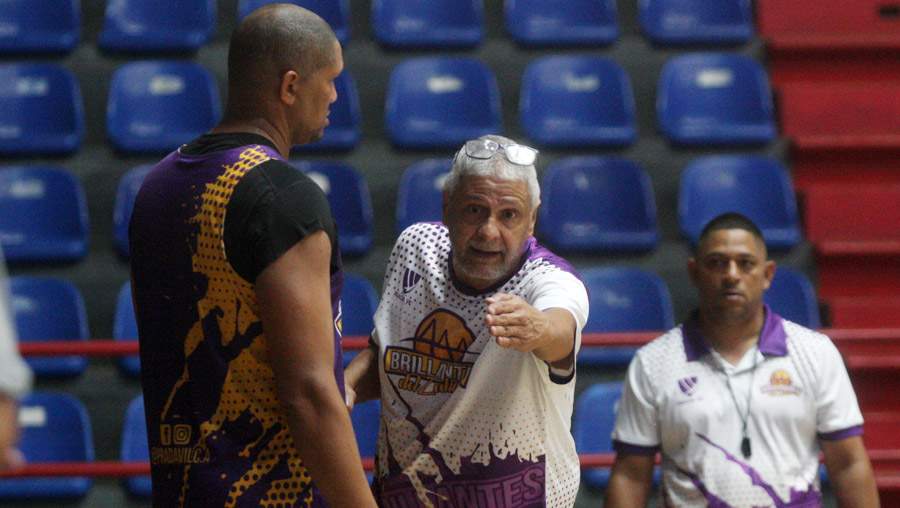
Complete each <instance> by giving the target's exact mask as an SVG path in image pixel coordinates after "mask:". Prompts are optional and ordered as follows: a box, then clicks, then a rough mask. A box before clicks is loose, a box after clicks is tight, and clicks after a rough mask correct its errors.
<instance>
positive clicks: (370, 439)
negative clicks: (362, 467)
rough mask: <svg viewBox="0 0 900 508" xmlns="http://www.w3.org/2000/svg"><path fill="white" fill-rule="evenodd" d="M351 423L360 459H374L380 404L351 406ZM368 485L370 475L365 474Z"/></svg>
mask: <svg viewBox="0 0 900 508" xmlns="http://www.w3.org/2000/svg"><path fill="white" fill-rule="evenodd" d="M350 420H351V421H352V422H353V433H354V434H356V445H357V446H358V447H359V454H360V456H362V457H368V458H375V453H376V452H377V451H378V427H379V426H380V425H381V402H380V401H378V400H369V401H366V402H363V403H362V404H356V405H355V406H353V411H352V412H351V413H350ZM366 478H368V479H369V483H371V482H372V473H368V472H367V473H366Z"/></svg>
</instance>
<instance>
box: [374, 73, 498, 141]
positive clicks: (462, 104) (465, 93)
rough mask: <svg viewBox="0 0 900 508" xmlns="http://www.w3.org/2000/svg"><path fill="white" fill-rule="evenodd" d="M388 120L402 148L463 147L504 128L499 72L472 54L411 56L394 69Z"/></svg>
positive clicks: (394, 136)
mask: <svg viewBox="0 0 900 508" xmlns="http://www.w3.org/2000/svg"><path fill="white" fill-rule="evenodd" d="M385 122H386V124H387V130H388V134H389V135H390V138H391V142H392V143H394V144H395V145H396V146H399V147H402V148H458V147H459V145H461V144H462V143H463V142H465V141H467V140H469V139H474V138H477V137H479V136H482V135H484V134H495V133H498V132H501V131H502V125H501V116H500V91H499V89H498V88H497V81H496V79H495V78H494V74H493V73H492V72H491V71H490V69H488V68H487V67H486V66H485V65H484V64H482V63H481V62H479V61H477V60H473V59H471V58H448V57H420V58H411V59H408V60H405V61H403V62H401V63H400V64H399V65H397V66H396V67H394V70H393V71H392V72H391V77H390V81H389V82H388V91H387V101H386V111H385Z"/></svg>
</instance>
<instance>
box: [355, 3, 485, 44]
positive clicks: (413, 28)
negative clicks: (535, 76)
mask: <svg viewBox="0 0 900 508" xmlns="http://www.w3.org/2000/svg"><path fill="white" fill-rule="evenodd" d="M483 25H484V1H483V0H463V1H460V0H429V1H427V2H423V1H422V0H374V1H373V2H372V31H373V32H374V34H375V38H376V39H377V40H378V42H380V43H381V44H384V45H385V46H389V47H394V48H461V47H473V46H477V45H478V44H479V43H480V42H481V39H482V37H483V36H484V29H483Z"/></svg>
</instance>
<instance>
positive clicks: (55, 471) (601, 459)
mask: <svg viewBox="0 0 900 508" xmlns="http://www.w3.org/2000/svg"><path fill="white" fill-rule="evenodd" d="M579 459H580V460H581V467H583V468H601V467H605V468H608V467H612V464H613V460H614V459H615V455H614V454H612V453H587V454H583V455H580V456H579ZM362 465H363V469H365V470H366V471H372V470H374V469H375V460H374V459H373V458H371V457H363V459H362ZM147 474H150V463H149V462H115V461H107V462H42V463H35V464H28V465H26V466H25V467H23V468H21V469H17V470H15V471H4V472H0V478H28V477H36V476H91V477H105V478H123V477H128V476H137V475H147Z"/></svg>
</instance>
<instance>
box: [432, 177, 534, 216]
mask: <svg viewBox="0 0 900 508" xmlns="http://www.w3.org/2000/svg"><path fill="white" fill-rule="evenodd" d="M448 197H449V199H452V200H471V199H477V200H482V201H490V202H496V203H507V204H512V203H516V204H520V205H521V206H522V207H523V208H525V209H528V208H530V203H531V195H530V193H529V191H528V182H526V181H525V180H524V179H518V178H500V177H497V176H481V175H463V176H462V177H461V178H460V180H459V186H458V187H457V188H456V191H455V192H454V193H453V195H452V196H448Z"/></svg>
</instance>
